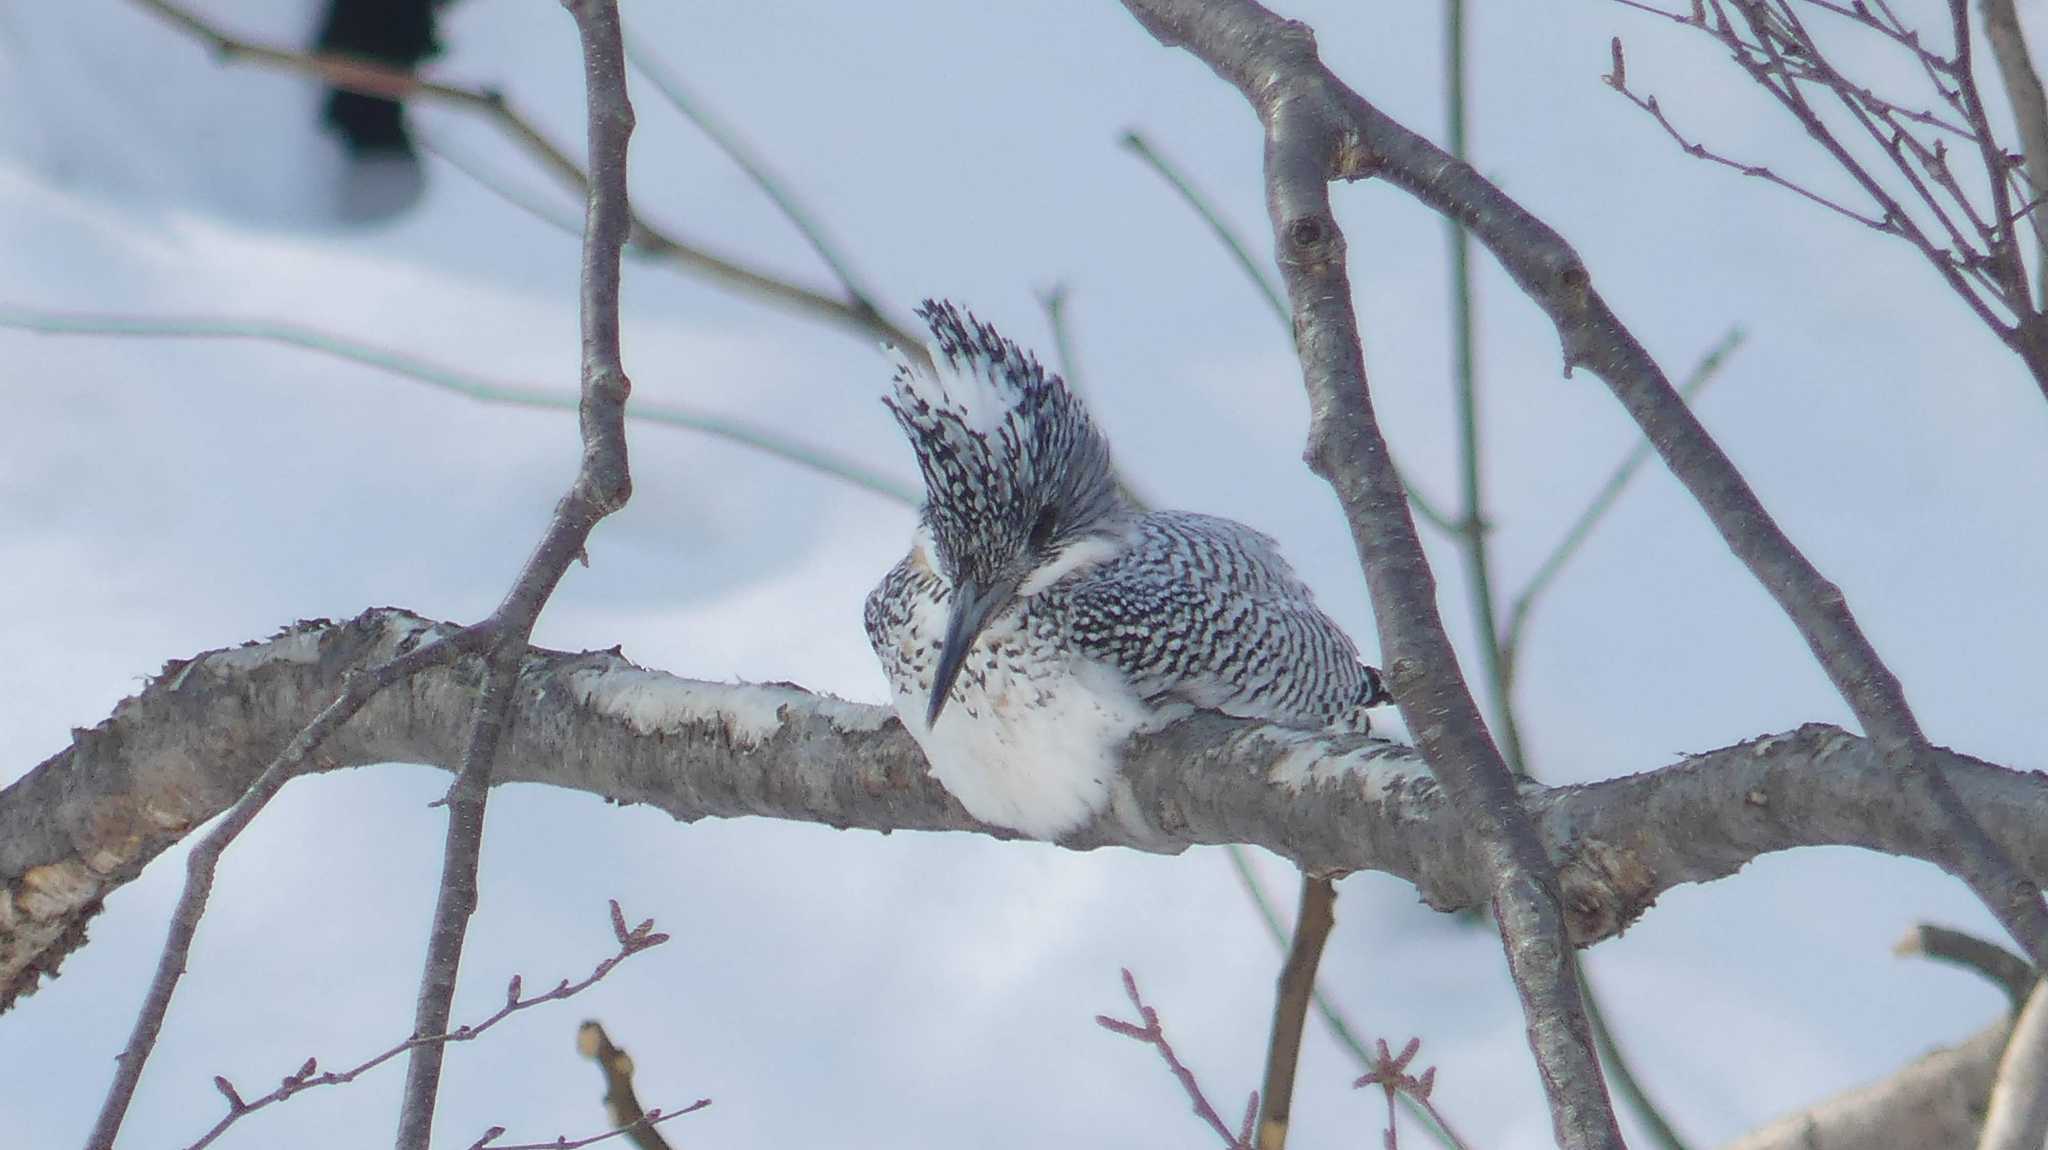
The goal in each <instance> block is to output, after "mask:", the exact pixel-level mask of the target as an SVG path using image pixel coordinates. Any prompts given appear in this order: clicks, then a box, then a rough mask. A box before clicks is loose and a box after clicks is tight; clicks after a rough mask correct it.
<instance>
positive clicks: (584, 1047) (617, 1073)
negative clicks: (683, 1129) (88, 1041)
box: [576, 1021, 670, 1150]
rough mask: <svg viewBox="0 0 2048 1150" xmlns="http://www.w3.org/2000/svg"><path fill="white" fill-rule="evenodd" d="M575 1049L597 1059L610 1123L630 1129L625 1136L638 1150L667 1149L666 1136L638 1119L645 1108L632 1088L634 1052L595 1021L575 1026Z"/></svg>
mask: <svg viewBox="0 0 2048 1150" xmlns="http://www.w3.org/2000/svg"><path fill="white" fill-rule="evenodd" d="M576 1050H577V1052H578V1053H580V1054H582V1055H583V1057H585V1058H588V1059H590V1060H591V1061H593V1062H596V1063H597V1068H598V1070H599V1071H600V1072H601V1073H602V1074H603V1075H604V1107H605V1111H606V1112H607V1113H609V1114H610V1115H611V1118H612V1125H614V1126H617V1127H619V1128H620V1129H622V1130H632V1131H633V1133H631V1134H628V1135H626V1137H627V1138H629V1139H631V1140H632V1143H633V1145H634V1146H637V1147H639V1150H670V1147H669V1144H668V1139H666V1138H663V1137H662V1136H661V1132H660V1131H658V1130H656V1129H655V1128H654V1127H653V1126H651V1125H648V1124H645V1123H643V1122H642V1121H641V1119H642V1118H644V1117H645V1116H646V1111H645V1110H644V1109H643V1108H642V1107H641V1105H640V1095H639V1093H638V1092H637V1091H635V1090H634V1089H633V1056H632V1055H630V1054H627V1053H626V1052H625V1051H623V1050H621V1049H619V1048H618V1047H617V1046H615V1045H613V1043H612V1039H611V1035H609V1034H606V1033H605V1032H604V1027H602V1026H600V1025H598V1024H597V1023H596V1022H595V1021H588V1022H585V1023H584V1024H583V1025H582V1026H579V1027H577V1028H576Z"/></svg>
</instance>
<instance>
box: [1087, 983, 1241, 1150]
mask: <svg viewBox="0 0 2048 1150" xmlns="http://www.w3.org/2000/svg"><path fill="white" fill-rule="evenodd" d="M1123 975H1124V994H1126V995H1127V996H1129V998H1130V1000H1131V1006H1132V1008H1133V1009H1135V1010H1136V1011H1137V1012H1138V1021H1137V1022H1125V1021H1124V1020H1122V1019H1120V1018H1111V1017H1110V1016H1108V1015H1107V1014H1098V1015H1096V1016H1095V1024H1096V1025H1097V1026H1100V1027H1102V1028H1103V1029H1104V1030H1108V1031H1112V1032H1114V1033H1116V1034H1121V1035H1123V1036H1124V1037H1125V1038H1129V1039H1133V1040H1135V1041H1138V1042H1142V1043H1144V1044H1145V1045H1147V1046H1150V1047H1151V1048H1152V1049H1154V1050H1157V1051H1158V1052H1159V1057H1160V1058H1162V1059H1164V1060H1165V1062H1166V1068H1167V1069H1168V1070H1171V1071H1173V1076H1174V1077H1175V1078H1177V1079H1179V1080H1180V1086H1181V1089H1182V1090H1185V1091H1187V1095H1188V1101H1189V1102H1191V1103H1193V1104H1194V1108H1195V1115H1196V1116H1197V1117H1199V1118H1200V1119H1201V1120H1202V1121H1203V1122H1205V1123H1207V1124H1208V1126H1209V1129H1211V1130H1214V1131H1215V1132H1216V1136H1217V1137H1218V1138H1221V1139H1223V1145H1224V1146H1225V1147H1227V1148H1228V1150H1252V1144H1251V1124H1252V1117H1253V1116H1254V1115H1256V1114H1257V1113H1258V1111H1259V1095H1258V1092H1257V1091H1253V1092H1252V1095H1251V1099H1250V1101H1249V1102H1247V1103H1246V1105H1245V1118H1244V1123H1243V1124H1242V1125H1241V1126H1240V1127H1239V1132H1238V1133H1235V1134H1233V1133H1232V1132H1231V1130H1230V1127H1229V1126H1226V1125H1224V1123H1223V1116H1222V1115H1220V1114H1218V1113H1216V1108H1215V1107H1214V1106H1211V1105H1210V1104H1209V1098H1208V1096H1207V1095H1205V1094H1203V1093H1202V1084H1201V1083H1200V1082H1197V1081H1196V1080H1195V1072H1194V1071H1192V1070H1189V1069H1188V1067H1187V1064H1186V1063H1184V1062H1182V1061H1181V1060H1180V1055H1178V1054H1175V1053H1174V1051H1173V1043H1171V1042H1168V1041H1167V1040H1166V1031H1165V1030H1164V1029H1163V1028H1162V1027H1161V1026H1160V1025H1159V1012H1158V1011H1156V1010H1154V1009H1152V1008H1151V1007H1149V1006H1147V1005H1145V999H1144V997H1143V996H1142V995H1140V994H1139V993H1138V980H1137V979H1136V978H1135V977H1133V976H1132V974H1131V972H1130V968H1128V967H1126V968H1124V972H1123Z"/></svg>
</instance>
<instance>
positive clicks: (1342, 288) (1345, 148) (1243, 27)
mask: <svg viewBox="0 0 2048 1150" xmlns="http://www.w3.org/2000/svg"><path fill="white" fill-rule="evenodd" d="M1125 5H1126V7H1128V8H1129V9H1130V10H1131V13H1132V14H1133V15H1134V16H1136V17H1137V19H1138V21H1139V22H1140V23H1141V24H1143V25H1144V26H1145V28H1146V29H1147V30H1148V31H1150V32H1151V33H1152V34H1153V35H1154V36H1156V37H1157V38H1158V39H1159V40H1160V41H1161V42H1162V43H1165V44H1168V45H1176V46H1180V47H1183V48H1186V49H1187V50H1188V51H1189V52H1190V53H1192V54H1193V55H1194V56H1195V57H1196V58H1198V59H1200V60H1201V61H1202V62H1203V63H1205V64H1207V65H1208V66H1209V67H1210V68H1212V69H1214V70H1215V72H1216V73H1217V75H1219V76H1221V77H1222V78H1223V79H1224V80H1226V81H1228V82H1229V83H1231V84H1232V85H1233V86H1235V87H1236V88H1237V89H1238V90H1239V91H1240V92H1242V93H1243V94H1244V97H1245V99H1246V100H1248V101H1249V102H1250V103H1251V105H1252V107H1253V108H1254V109H1255V110H1256V111H1257V112H1258V116H1259V121H1260V123H1261V124H1262V125H1263V126H1264V128H1265V131H1266V198H1267V207H1268V210H1269V212H1270V214H1271V216H1272V222H1273V232H1274V247H1275V250H1276V251H1277V252H1278V254H1279V261H1280V269H1281V275H1282V278H1283V279H1285V281H1286V283H1287V293H1288V296H1289V299H1290V301H1291V303H1292V305H1293V314H1294V334H1295V342H1296V345H1297V348H1298V350H1299V352H1300V356H1301V362H1302V371H1303V374H1304V377H1305V382H1306V384H1307V387H1308V392H1309V407H1310V429H1309V446H1308V450H1307V452H1306V457H1307V459H1308V461H1309V465H1310V467H1311V468H1313V469H1314V470H1315V471H1316V472H1317V473H1318V474H1319V475H1321V476H1323V478H1325V479H1327V480H1328V481H1329V482H1330V485H1331V486H1332V487H1333V488H1334V489H1335V490H1336V493H1337V498H1338V501H1339V502H1340V503H1342V504H1343V507H1344V513H1345V517H1346V518H1347V519H1348V520H1349V521H1350V524H1351V534H1352V538H1353V539H1354V541H1355V542H1356V543H1357V546H1358V552H1359V558H1360V560H1361V562H1362V563H1363V565H1364V567H1365V576H1366V586H1367V588H1368V589H1369V590H1370V591H1371V594H1372V604H1373V616H1374V618H1375V619H1376V620H1377V622H1378V624H1379V631H1380V640H1381V642H1380V647H1381V650H1382V651H1384V652H1385V653H1386V657H1387V660H1388V666H1389V668H1390V669H1391V671H1392V672H1393V688H1394V695H1395V698H1396V699H1397V700H1398V701H1399V703H1400V705H1401V713H1402V715H1403V717H1405V718H1406V719H1407V721H1408V729H1409V730H1411V731H1413V732H1414V733H1415V736H1416V741H1417V742H1418V744H1419V745H1420V746H1421V749H1422V752H1423V754H1424V756H1425V757H1426V758H1427V759H1428V761H1429V764H1430V766H1431V767H1432V768H1434V770H1435V771H1436V773H1437V776H1438V777H1439V778H1440V779H1441V780H1442V781H1443V784H1444V788H1445V789H1446V791H1448V793H1449V795H1450V798H1451V801H1452V803H1453V804H1454V805H1455V806H1456V808H1457V810H1458V813H1459V815H1460V816H1461V817H1462V818H1463V819H1464V821H1465V822H1466V823H1467V824H1468V825H1469V827H1470V829H1471V832H1472V835H1473V837H1474V838H1475V839H1476V840H1477V842H1478V844H1479V849H1480V853H1481V854H1483V856H1484V857H1485V860H1486V865H1485V871H1486V874H1487V878H1488V885H1489V887H1490V894H1491V898H1492V903H1493V912H1494V918H1495V920H1496V921H1497V922H1498V923H1499V924H1500V931H1501V943H1502V946H1503V948H1504V949H1505V950H1506V953H1507V960H1508V969H1509V973H1510V974H1511V975H1512V976H1513V978H1514V982H1515V988H1516V990H1517V991H1518V992H1519V993H1520V995H1521V999H1522V1010H1523V1014H1524V1016H1525V1017H1526V1018H1527V1020H1528V1026H1529V1045H1530V1049H1531V1051H1532V1052H1533V1053H1534V1055H1535V1057H1536V1063H1537V1070H1538V1072H1539V1074H1540V1075H1541V1077H1542V1080H1543V1086H1544V1090H1545V1092H1546V1093H1547V1094H1548V1096H1549V1099H1550V1108H1551V1120H1552V1124H1553V1126H1554V1128H1555V1131H1556V1134H1557V1138H1558V1143H1559V1145H1560V1146H1562V1147H1565V1148H1566V1150H1584V1148H1592V1147H1605V1148H1619V1147H1620V1146H1622V1141H1621V1132H1620V1129H1619V1127H1618V1126H1617V1125H1616V1123H1615V1119H1614V1110H1613V1107H1612V1106H1611V1105H1610V1104H1609V1102H1608V1099H1607V1091H1606V1088H1605V1084H1604V1082H1603V1080H1602V1078H1601V1074H1600V1060H1599V1057H1598V1055H1597V1054H1596V1053H1595V1052H1594V1047H1593V1037H1592V1030H1591V1027H1590V1026H1589V1025H1588V1023H1587V1020H1586V1012H1585V1006H1584V1004H1583V1002H1582V1001H1581V999H1580V994H1579V986H1578V979H1577V977H1576V974H1575V972H1574V970H1573V965H1572V962H1571V956H1570V950H1569V947H1568V946H1567V945H1566V943H1565V926H1564V921H1563V915H1562V913H1561V909H1560V906H1559V900H1558V890H1557V878H1556V874H1555V872H1554V871H1553V869H1552V867H1551V862H1550V859H1549V858H1547V857H1546V856H1545V854H1544V851H1543V843H1542V840H1541V839H1540V838H1539V837H1538V836H1537V834H1536V830H1535V827H1534V826H1533V824H1532V823H1531V821H1530V819H1529V816H1528V814H1527V813H1526V812H1525V811H1524V810H1523V809H1522V806H1521V804H1520V801H1519V799H1518V796H1517V794H1516V788H1515V779H1514V776H1513V774H1512V773H1511V772H1510V771H1509V769H1508V766H1507V764H1506V763H1505V762H1503V761H1502V759H1501V755H1500V751H1499V750H1498V749H1497V748H1496V747H1495V746H1494V743H1493V740H1492V738H1491V737H1489V735H1488V733H1487V729H1486V724H1485V721H1484V720H1483V719H1481V718H1480V715H1479V708H1478V704H1477V703H1475V702H1474V700H1473V698H1472V693H1471V690H1470V689H1469V688H1468V687H1467V685H1466V683H1465V681H1464V678H1463V676H1462V675H1461V674H1460V673H1459V671H1458V661H1457V655H1456V654H1455V653H1454V652H1453V651H1452V649H1451V643H1450V639H1449V637H1448V636H1447V635H1446V634H1445V632H1444V627H1443V620H1442V619H1441V617H1440V616H1439V614H1438V612H1437V605H1436V580H1435V577H1434V576H1433V575H1432V574H1431V572H1430V569H1429V562H1428V560H1427V558H1425V556H1424V555H1423V551H1422V544H1421V541H1420V540H1419V539H1418V538H1417V537H1416V533H1415V523H1414V520H1413V519H1412V518H1411V517H1410V516H1409V514H1408V507H1407V503H1406V497H1405V493H1404V491H1403V488H1402V484H1401V479H1400V476H1399V475H1398V474H1397V473H1396V472H1395V471H1394V467H1393V463H1392V460H1391V459H1390V458H1389V456H1388V453H1387V445H1386V440H1385V438H1384V437H1383V436H1382V435H1381V434H1380V430H1379V426H1378V423H1377V422H1376V419H1375V417H1374V414H1373V410H1372V401H1371V397H1370V395H1369V393H1368V390H1367V386H1366V377H1365V361H1364V351H1363V348H1362V347H1361V346H1360V343H1359V338H1358V324H1357V319H1356V317H1355V316H1354V315H1353V313H1352V306H1351V285H1350V279H1349V273H1348V272H1347V270H1346V266H1345V245H1344V236H1343V233H1342V231H1341V230H1340V229H1339V228H1338V226H1337V221H1336V217H1335V216H1334V215H1333V214H1332V212H1331V210H1330V194H1329V181H1330V180H1331V179H1332V178H1333V177H1334V176H1335V175H1336V174H1337V173H1338V172H1340V171H1342V170H1344V169H1345V168H1346V167H1347V166H1348V162H1347V161H1346V160H1345V158H1344V157H1345V155H1346V154H1347V153H1349V152H1351V151H1353V150H1354V149H1355V148H1356V146H1357V140H1356V138H1355V132H1354V131H1353V129H1352V127H1351V125H1350V123H1349V120H1350V118H1351V117H1350V114H1349V111H1348V109H1347V108H1346V107H1345V106H1344V104H1343V102H1342V101H1341V100H1340V99H1339V93H1340V92H1342V91H1343V89H1342V88H1341V86H1340V85H1337V84H1336V82H1335V80H1334V78H1333V77H1331V76H1330V74H1329V72H1328V71H1327V70H1326V69H1324V68H1323V66H1322V63H1321V61H1320V60H1319V59H1318V58H1317V55H1316V48H1315V37H1314V35H1313V34H1312V33H1311V32H1310V31H1309V30H1308V28H1307V27H1306V26H1305V25H1301V24H1297V23H1293V22H1290V21H1287V20H1282V19H1281V18H1279V17H1277V16H1275V15H1274V14H1273V13H1271V12H1269V11H1267V10H1266V9H1264V8H1261V7H1260V6H1258V5H1257V4H1256V3H1252V2H1251V0H1238V2H1235V3H1208V4H1204V3H1198V2H1196V0H1125Z"/></svg>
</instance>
